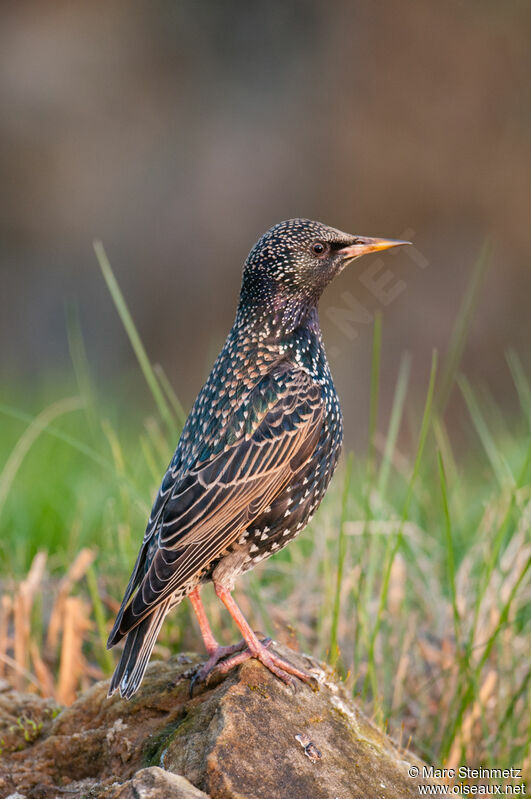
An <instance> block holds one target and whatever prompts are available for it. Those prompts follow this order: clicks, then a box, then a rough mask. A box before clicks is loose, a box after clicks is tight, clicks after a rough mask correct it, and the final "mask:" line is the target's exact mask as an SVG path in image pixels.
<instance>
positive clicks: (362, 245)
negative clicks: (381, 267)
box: [338, 236, 411, 261]
mask: <svg viewBox="0 0 531 799" xmlns="http://www.w3.org/2000/svg"><path fill="white" fill-rule="evenodd" d="M404 244H411V242H410V241H399V240H398V239H370V238H365V237H362V236H358V237H357V238H356V243H355V244H350V245H349V246H348V247H342V248H341V249H340V250H338V252H339V253H340V254H341V255H343V257H344V258H345V259H346V260H349V261H350V260H351V259H352V258H359V256H360V255H367V253H369V252H379V250H388V249H390V248H391V247H402V246H403V245H404Z"/></svg>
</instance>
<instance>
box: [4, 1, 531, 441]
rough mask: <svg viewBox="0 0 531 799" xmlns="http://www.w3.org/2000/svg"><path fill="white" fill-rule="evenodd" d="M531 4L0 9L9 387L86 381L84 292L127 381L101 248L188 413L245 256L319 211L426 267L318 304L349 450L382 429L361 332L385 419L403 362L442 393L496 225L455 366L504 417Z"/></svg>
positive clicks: (524, 335) (528, 246) (524, 282)
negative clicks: (380, 350)
mask: <svg viewBox="0 0 531 799" xmlns="http://www.w3.org/2000/svg"><path fill="white" fill-rule="evenodd" d="M530 9H531V4H530V3H529V2H523V1H522V2H517V1H516V0H506V1H505V2H503V3H502V2H499V0H468V2H465V1H464V0H459V1H458V0H448V2H445V3H441V2H426V0H403V1H402V2H400V3H398V2H392V1H391V0H357V1H355V2H325V0H315V1H314V2H302V0H300V1H299V2H294V1H293V0H292V1H291V2H290V1H288V0H284V1H283V2H277V0H271V2H267V3H264V2H249V1H248V2H235V1H234V0H233V1H232V2H221V3H220V2H216V1H215V0H197V1H195V2H194V1H193V0H185V1H183V2H170V1H169V0H167V1H166V2H161V1H159V2H140V1H138V0H128V2H125V0H122V1H121V2H119V1H117V2H90V3H89V2H85V3H81V2H68V3H67V2H51V1H50V2H42V0H40V1H39V2H37V0H33V1H32V2H23V0H19V2H17V3H11V4H7V3H5V4H2V7H1V10H0V96H1V108H2V113H1V117H0V206H1V208H2V212H1V214H0V267H1V271H2V275H1V286H2V289H1V300H0V304H1V307H0V336H1V354H2V367H1V368H2V379H3V380H14V379H18V378H30V379H33V378H34V377H36V376H38V375H39V374H40V373H42V372H51V371H54V372H61V371H62V370H63V371H66V370H68V369H69V368H70V367H69V355H68V346H67V341H66V334H65V318H64V304H65V301H77V302H78V305H79V312H80V317H81V322H82V328H83V333H84V337H85V341H86V346H87V349H88V353H89V357H90V362H91V365H92V367H93V369H94V371H95V372H96V373H97V374H98V375H99V376H100V378H101V379H104V378H107V377H112V376H113V375H119V374H120V373H122V372H123V371H124V370H127V369H128V368H130V366H131V363H132V360H133V355H132V353H131V350H130V347H129V345H128V342H127V340H126V338H125V335H124V333H123V331H122V329H121V326H120V323H119V321H118V319H117V315H116V313H115V311H114V308H113V306H112V303H111V300H110V298H109V295H108V293H107V290H106V288H105V285H104V283H103V280H102V277H101V274H100V272H99V269H98V266H97V263H96V261H95V257H94V254H93V251H92V245H91V242H92V239H94V238H101V239H102V240H103V241H104V243H105V246H106V248H107V251H108V254H109V257H110V259H111V262H112V264H113V267H114V270H115V273H116V275H117V278H118V280H119V282H120V285H121V287H122V290H123V292H124V294H125V296H126V298H127V300H128V302H129V304H130V308H131V311H132V313H133V316H134V318H135V320H136V322H137V324H138V327H139V330H140V333H141V336H142V338H143V340H144V342H145V344H146V346H147V348H148V352H149V354H150V357H151V358H152V359H153V360H156V361H160V362H161V363H162V364H163V366H164V367H165V369H166V371H167V372H168V374H169V376H170V378H171V380H172V382H173V384H174V386H175V387H176V390H177V392H178V393H179V394H180V396H181V398H182V400H183V403H184V404H185V405H186V406H187V407H188V406H189V404H190V402H191V401H192V400H193V398H194V396H195V393H196V391H197V390H198V388H199V386H200V383H201V380H202V379H203V378H204V377H205V375H206V374H207V372H208V370H209V368H210V365H211V363H212V360H213V358H214V357H215V354H216V352H217V350H218V348H219V346H220V345H221V343H222V341H223V339H224V337H225V335H226V332H227V330H228V328H229V326H230V324H231V321H232V317H233V313H234V308H235V305H236V299H237V292H238V288H239V281H240V270H241V264H242V262H243V260H244V258H245V256H246V254H247V252H248V250H249V249H250V247H251V245H252V244H253V243H254V241H255V240H256V239H257V237H258V236H259V235H260V234H261V233H262V232H263V231H264V230H265V229H267V228H268V227H269V226H270V225H271V224H273V223H275V222H277V221H279V220H281V219H284V218H287V217H292V216H308V217H312V218H317V219H321V220H323V221H325V222H328V223H330V224H332V225H335V226H337V227H341V228H343V229H346V230H349V231H352V232H356V233H360V234H367V235H372V234H374V235H385V236H390V237H399V236H401V235H403V234H404V232H405V231H409V235H411V236H412V237H413V239H414V241H415V243H416V247H417V250H418V252H419V253H420V254H421V256H422V259H423V264H424V267H421V266H419V262H415V261H414V260H413V259H412V258H411V256H410V255H408V254H406V251H402V252H400V253H397V254H396V255H394V256H393V257H391V255H389V258H388V259H387V260H386V261H385V267H386V268H389V269H391V270H392V272H393V274H394V278H393V282H396V280H397V279H400V280H403V281H404V283H405V287H404V290H403V291H401V293H399V295H398V296H397V297H396V299H395V300H394V301H393V302H390V303H389V304H388V305H386V306H384V305H382V304H381V302H379V301H378V300H377V299H376V298H375V297H374V296H373V294H371V292H368V291H367V289H366V286H364V285H362V283H361V282H360V280H359V273H360V269H361V268H362V263H363V262H358V265H359V266H356V265H355V266H353V267H352V268H351V270H350V271H349V272H347V273H346V274H344V275H343V276H342V277H341V278H340V279H339V280H338V281H336V284H335V285H333V286H332V287H331V288H330V290H329V291H328V293H327V294H326V295H325V298H324V300H323V303H322V309H321V316H322V322H323V328H324V332H325V337H326V342H327V345H328V348H329V350H330V351H331V353H332V356H333V358H332V360H333V362H334V363H333V370H334V374H335V377H336V382H337V386H338V390H339V392H340V395H341V397H342V401H343V405H344V411H345V421H346V425H347V434H348V436H349V439H350V440H351V441H357V440H358V439H359V438H360V437H361V436H362V430H363V429H364V428H365V427H366V419H367V404H368V399H367V397H368V389H367V384H368V380H369V374H370V348H371V324H370V317H371V316H372V314H373V313H374V311H375V310H376V309H378V308H380V309H381V310H382V312H383V320H384V360H383V380H384V383H383V385H384V404H385V405H387V406H388V404H389V401H390V400H389V398H390V395H391V392H392V388H393V385H394V382H395V380H396V374H397V368H398V360H399V357H400V354H401V352H402V351H403V350H410V351H411V352H412V354H413V374H412V383H413V387H414V389H418V390H420V389H421V388H423V387H425V384H426V379H427V373H428V370H429V359H430V353H431V349H432V348H433V347H437V348H439V349H441V350H442V351H444V349H445V347H446V346H447V344H448V340H449V336H450V332H451V328H452V324H453V321H454V319H455V314H456V311H457V308H458V306H459V303H460V301H461V298H462V295H463V291H464V290H465V288H466V286H467V283H468V281H469V279H470V274H471V270H472V267H473V264H474V261H475V259H476V257H477V255H478V253H479V251H480V249H481V246H482V244H483V243H484V241H485V239H486V237H487V236H490V237H491V241H492V263H491V268H490V270H489V273H488V276H487V278H486V280H485V282H484V285H483V287H482V290H481V293H480V297H479V304H478V308H477V310H476V313H475V315H474V320H473V324H472V328H471V332H470V336H469V339H468V344H467V348H466V352H465V357H464V364H463V368H464V369H465V371H466V372H467V373H468V375H469V376H470V377H472V378H473V379H476V380H482V381H484V382H485V383H486V384H487V385H488V386H489V387H490V388H491V390H492V391H493V392H494V394H495V395H496V397H497V398H498V399H500V400H501V401H502V402H505V403H506V404H509V405H510V403H512V402H513V393H514V392H513V389H512V386H511V384H510V378H509V373H508V370H507V368H506V365H505V363H504V351H505V350H506V349H507V347H508V346H513V347H515V348H516V349H517V351H518V352H519V353H520V355H521V357H523V358H524V360H525V359H526V356H528V355H529V333H530V328H531V324H530V314H529V303H530V299H531V272H530V254H531V233H530V228H531V225H530V202H529V200H530V186H531V146H530V133H531V121H530V115H529V110H530V97H529V87H530V84H531V80H530V76H531V70H530V66H531V57H530V49H529V34H530V23H531V13H530ZM412 231H413V232H412ZM363 266H364V267H365V266H366V264H364V263H363ZM352 297H357V298H358V299H359V300H360V301H361V302H362V304H363V307H364V309H365V310H364V311H363V313H362V312H359V313H358V316H359V317H360V319H361V321H360V323H359V324H357V325H354V326H353V325H352V324H351V323H349V324H348V325H347V328H348V329H347V332H345V329H344V325H343V326H342V325H341V324H338V322H337V313H335V311H337V309H340V310H341V309H342V308H343V309H344V308H345V307H347V306H348V305H349V303H350V304H351V302H352ZM339 315H340V316H341V314H339ZM362 317H364V318H362Z"/></svg>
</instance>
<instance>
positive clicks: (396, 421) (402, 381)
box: [378, 353, 411, 497]
mask: <svg viewBox="0 0 531 799" xmlns="http://www.w3.org/2000/svg"><path fill="white" fill-rule="evenodd" d="M410 373H411V356H410V354H409V353H404V355H403V357H402V360H401V361H400V369H399V372H398V379H397V381H396V389H395V394H394V397H393V407H392V410H391V418H390V420H389V429H388V431H387V437H386V440H385V448H384V454H383V457H382V464H381V466H380V474H379V475H378V493H379V494H380V496H381V497H384V496H385V492H386V489H387V481H388V479H389V471H390V468H391V463H392V460H393V454H394V451H395V446H396V439H397V437H398V431H399V429H400V422H401V421H402V413H403V410H404V402H405V399H406V393H407V387H408V383H409V375H410Z"/></svg>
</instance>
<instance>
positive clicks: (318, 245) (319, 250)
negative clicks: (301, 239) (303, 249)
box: [312, 241, 328, 255]
mask: <svg viewBox="0 0 531 799" xmlns="http://www.w3.org/2000/svg"><path fill="white" fill-rule="evenodd" d="M327 249H328V247H327V245H326V244H325V243H324V242H322V241H314V243H313V244H312V252H313V254H314V255H324V254H325V252H326V251H327Z"/></svg>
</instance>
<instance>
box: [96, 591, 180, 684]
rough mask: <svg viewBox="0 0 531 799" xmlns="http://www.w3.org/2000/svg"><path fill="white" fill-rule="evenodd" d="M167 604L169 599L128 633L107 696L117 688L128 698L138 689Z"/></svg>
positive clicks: (166, 610)
mask: <svg viewBox="0 0 531 799" xmlns="http://www.w3.org/2000/svg"><path fill="white" fill-rule="evenodd" d="M169 604H170V599H168V600H166V602H163V603H162V604H161V605H160V606H159V607H157V608H156V609H155V610H154V611H153V613H151V614H150V615H149V616H147V617H146V618H145V619H143V620H142V621H141V622H140V623H139V624H137V626H136V627H133V629H132V630H130V632H129V633H128V635H127V640H126V642H125V646H124V649H123V652H122V656H121V658H120V662H119V663H118V665H117V667H116V669H115V671H114V674H113V675H112V679H111V684H110V685H109V693H108V696H112V695H113V693H114V692H115V691H116V690H117V689H119V690H120V696H121V697H123V698H124V699H130V698H131V697H132V696H133V694H134V693H135V692H136V691H138V688H139V685H140V683H141V682H142V678H143V676H144V673H145V671H146V668H147V664H148V663H149V658H150V656H151V652H152V651H153V647H154V646H155V641H156V640H157V636H158V634H159V631H160V628H161V627H162V622H163V621H164V617H165V616H166V613H167V612H168V610H169V607H168V606H169Z"/></svg>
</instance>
